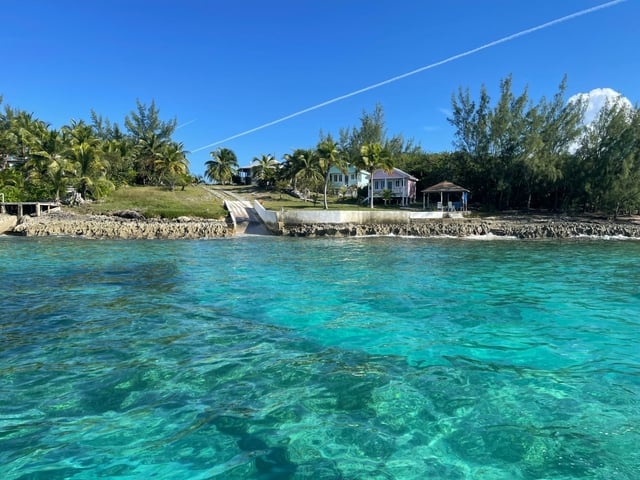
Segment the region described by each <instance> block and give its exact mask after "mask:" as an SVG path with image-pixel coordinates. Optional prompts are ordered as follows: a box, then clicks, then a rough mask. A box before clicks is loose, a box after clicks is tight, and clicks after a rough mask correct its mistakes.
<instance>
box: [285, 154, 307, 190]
mask: <svg viewBox="0 0 640 480" xmlns="http://www.w3.org/2000/svg"><path fill="white" fill-rule="evenodd" d="M308 155H309V151H308V150H303V149H301V148H298V149H296V150H294V151H293V153H285V154H284V157H283V159H284V161H283V162H282V168H280V172H279V175H278V176H279V177H281V178H282V179H284V180H287V181H289V182H290V183H291V186H292V187H293V190H294V191H297V190H298V185H297V183H298V182H297V180H298V172H299V171H300V169H301V168H302V167H303V163H304V158H305V157H306V156H308Z"/></svg>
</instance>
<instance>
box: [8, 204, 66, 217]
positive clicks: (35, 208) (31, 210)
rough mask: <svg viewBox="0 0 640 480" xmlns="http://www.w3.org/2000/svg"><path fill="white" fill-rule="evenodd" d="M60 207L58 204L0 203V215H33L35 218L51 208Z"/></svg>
mask: <svg viewBox="0 0 640 480" xmlns="http://www.w3.org/2000/svg"><path fill="white" fill-rule="evenodd" d="M58 207H60V202H0V213H5V214H9V215H16V216H18V217H22V216H24V215H33V214H35V216H36V217H39V216H40V215H42V213H43V212H48V211H49V210H51V209H52V208H58Z"/></svg>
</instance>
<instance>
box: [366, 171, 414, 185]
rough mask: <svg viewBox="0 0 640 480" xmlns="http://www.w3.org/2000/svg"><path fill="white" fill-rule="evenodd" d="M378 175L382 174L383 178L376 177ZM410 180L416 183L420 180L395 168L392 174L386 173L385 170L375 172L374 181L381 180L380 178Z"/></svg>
mask: <svg viewBox="0 0 640 480" xmlns="http://www.w3.org/2000/svg"><path fill="white" fill-rule="evenodd" d="M377 174H382V176H378V177H376V175H377ZM398 177H400V178H408V179H410V180H415V181H416V182H417V181H418V179H417V178H416V177H414V176H413V175H410V174H408V173H407V172H403V171H402V170H400V169H399V168H394V169H393V170H392V171H391V172H386V171H385V170H381V169H378V170H376V171H374V172H373V178H374V179H378V180H379V179H380V178H398Z"/></svg>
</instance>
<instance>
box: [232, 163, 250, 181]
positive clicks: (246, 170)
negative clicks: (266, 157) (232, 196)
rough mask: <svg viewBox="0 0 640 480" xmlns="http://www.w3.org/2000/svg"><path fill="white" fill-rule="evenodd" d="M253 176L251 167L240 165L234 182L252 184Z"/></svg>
mask: <svg viewBox="0 0 640 480" xmlns="http://www.w3.org/2000/svg"><path fill="white" fill-rule="evenodd" d="M252 181H253V176H252V175H251V167H240V168H238V170H237V173H236V175H235V176H234V179H233V183H237V184H240V185H251V183H252Z"/></svg>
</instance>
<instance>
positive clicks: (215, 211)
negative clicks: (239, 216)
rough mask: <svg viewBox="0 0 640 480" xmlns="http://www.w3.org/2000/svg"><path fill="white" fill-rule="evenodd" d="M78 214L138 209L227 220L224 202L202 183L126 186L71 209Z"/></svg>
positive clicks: (170, 215) (152, 213)
mask: <svg viewBox="0 0 640 480" xmlns="http://www.w3.org/2000/svg"><path fill="white" fill-rule="evenodd" d="M71 210H72V211H74V212H78V213H88V214H109V213H113V212H117V211H121V210H135V211H137V212H139V213H141V214H142V215H144V216H145V217H147V218H177V217H182V216H186V217H199V218H209V219H216V220H217V219H224V218H225V216H226V215H227V212H226V210H225V209H224V207H223V205H222V201H221V200H219V199H218V198H217V197H215V196H214V195H213V194H212V193H211V192H209V191H207V190H206V188H204V187H203V186H201V185H197V186H189V187H186V188H185V189H184V190H181V189H180V187H178V188H176V189H175V190H174V191H170V190H169V189H168V188H166V187H122V188H119V189H118V190H116V191H115V192H113V193H112V194H111V195H109V196H108V197H106V198H103V199H100V200H99V201H96V202H92V203H86V204H84V205H80V206H78V207H73V208H72V209H71Z"/></svg>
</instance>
